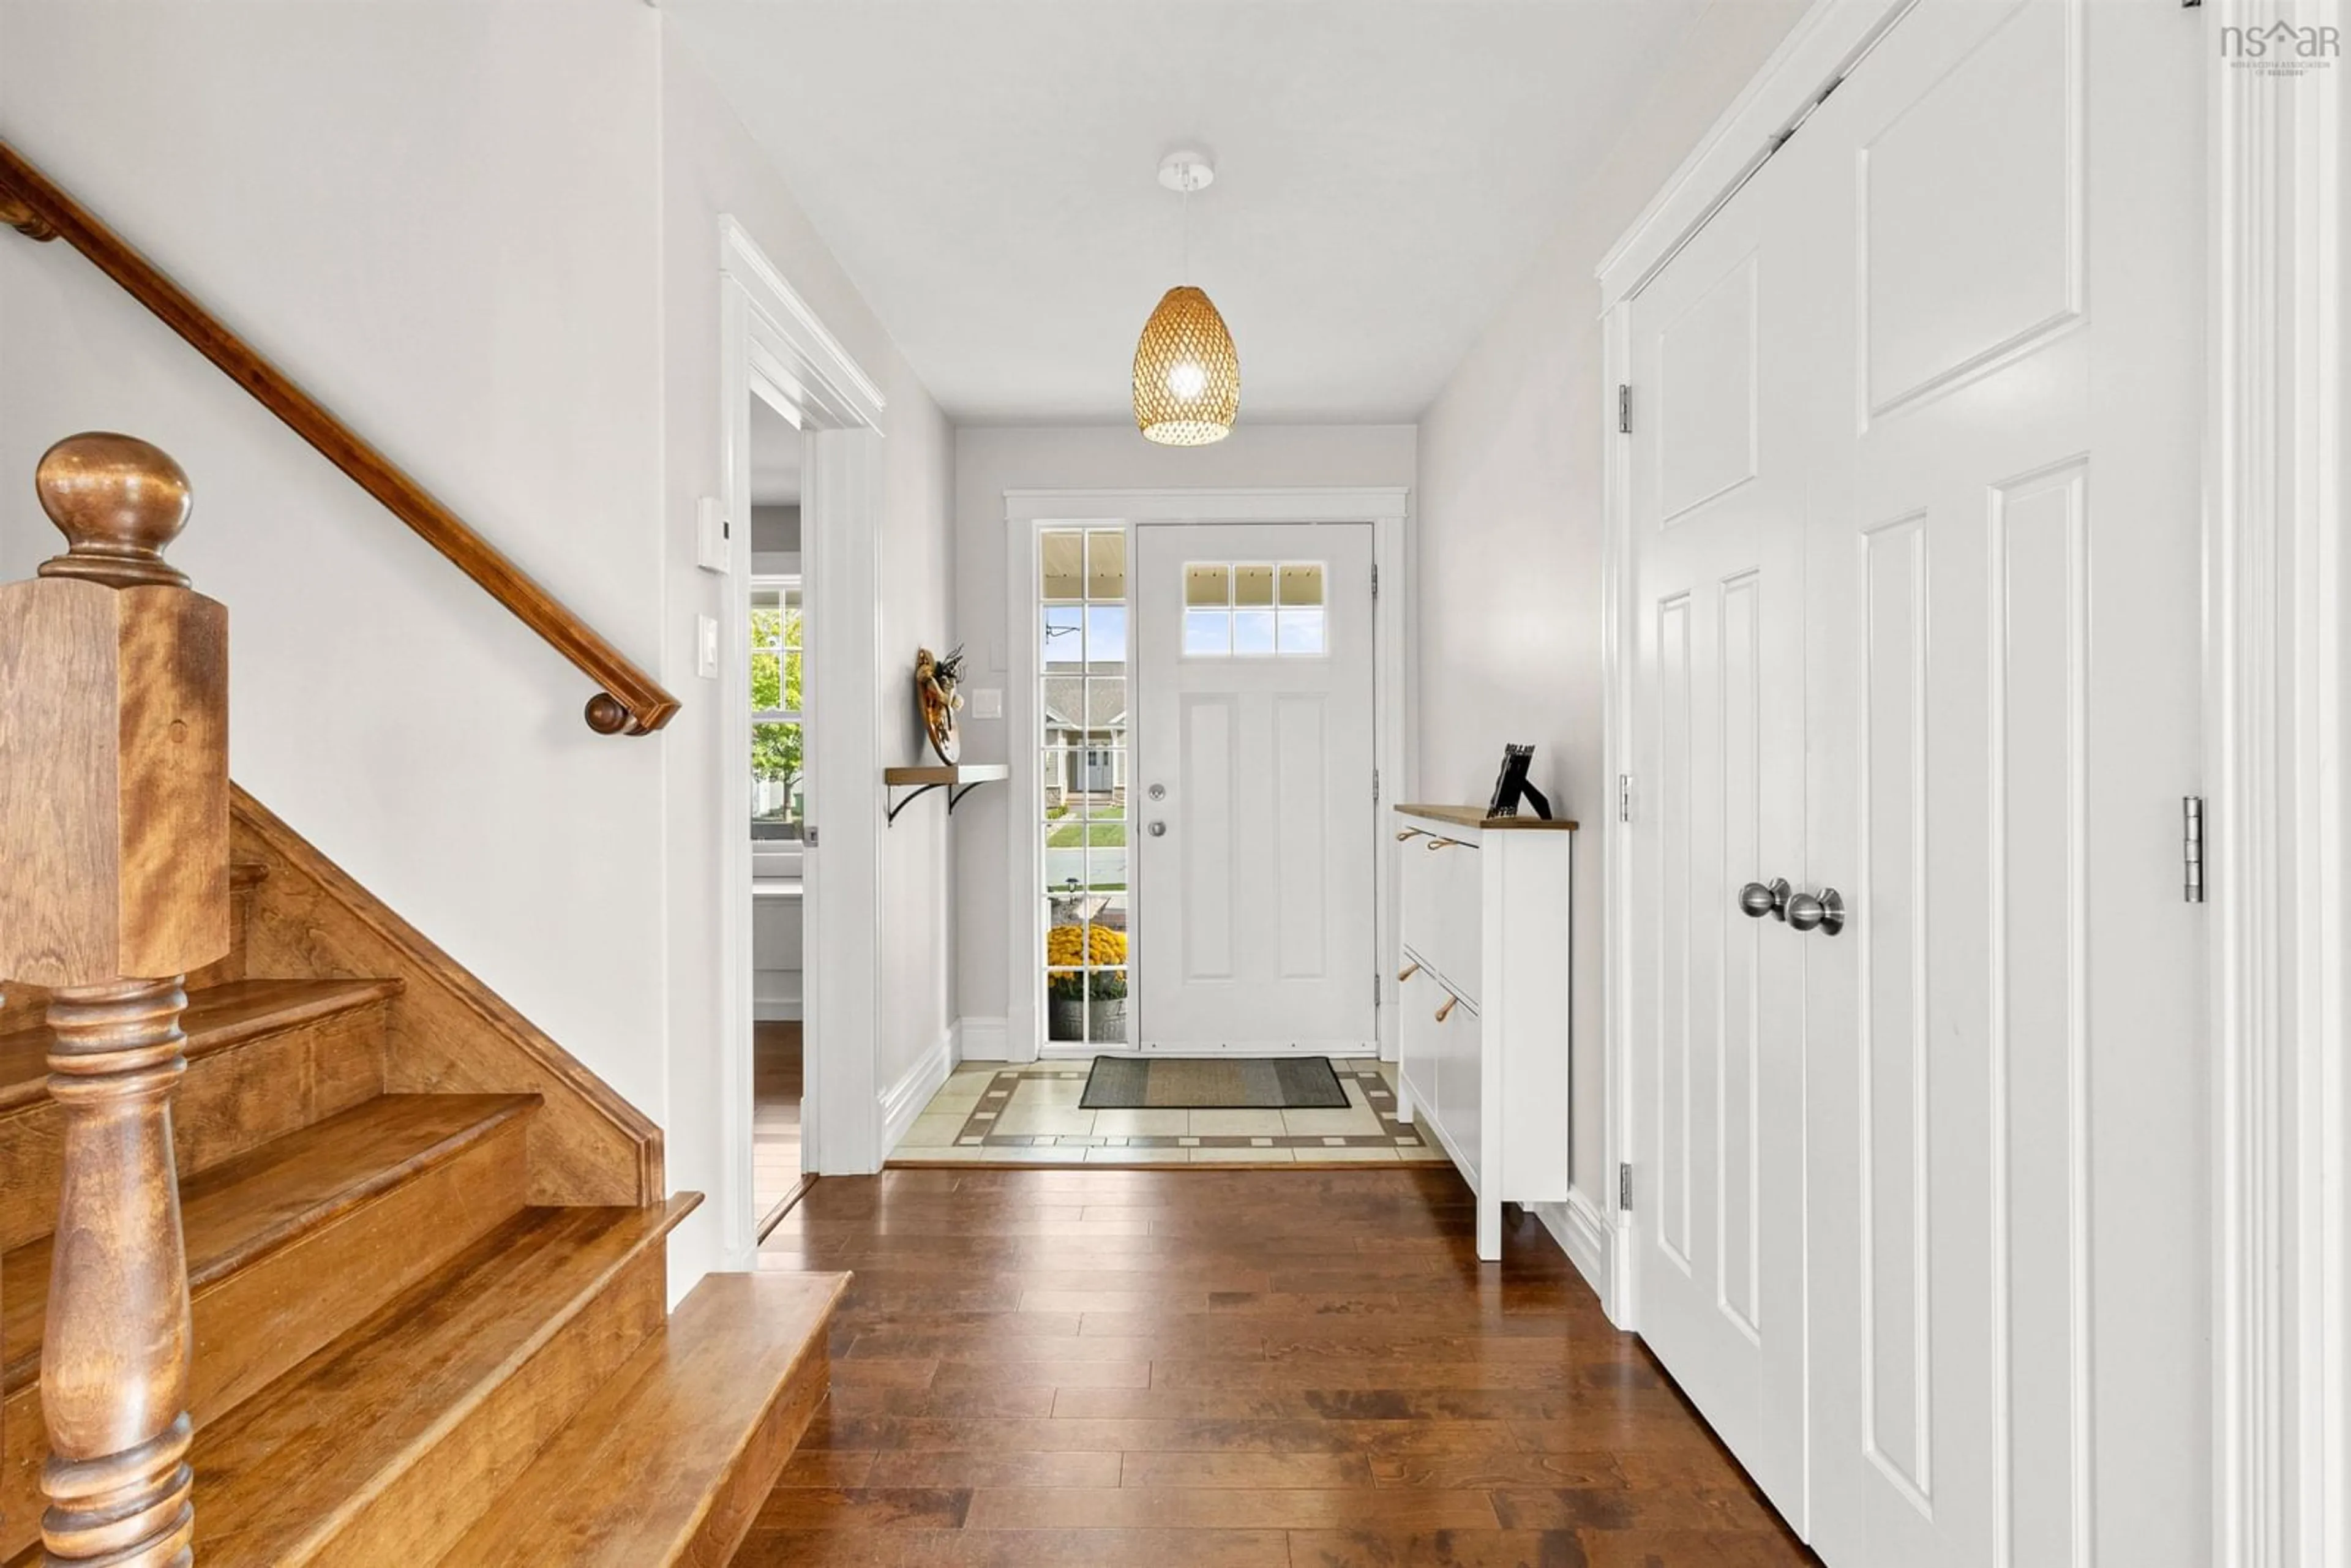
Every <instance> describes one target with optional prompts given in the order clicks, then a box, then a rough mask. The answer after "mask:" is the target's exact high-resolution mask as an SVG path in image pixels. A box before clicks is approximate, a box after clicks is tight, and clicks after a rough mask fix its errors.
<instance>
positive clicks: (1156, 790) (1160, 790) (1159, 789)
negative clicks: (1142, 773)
mask: <svg viewBox="0 0 2351 1568" xmlns="http://www.w3.org/2000/svg"><path fill="white" fill-rule="evenodd" d="M1150 793H1151V798H1152V799H1153V800H1165V799H1167V786H1166V785H1165V784H1154V785H1153V786H1152V787H1151V791H1150Z"/></svg>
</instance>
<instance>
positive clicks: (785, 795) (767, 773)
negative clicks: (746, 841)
mask: <svg viewBox="0 0 2351 1568" xmlns="http://www.w3.org/2000/svg"><path fill="white" fill-rule="evenodd" d="M803 632H804V625H803V622H802V619H801V615H800V580H799V578H797V577H757V578H753V579H752V580H751V716H750V718H751V838H752V841H753V842H754V844H755V845H768V846H770V847H775V848H782V847H784V846H785V845H787V844H789V845H790V846H792V847H795V848H797V847H798V845H799V840H800V838H801V835H802V831H803V823H804V822H805V821H806V819H807V791H808V768H807V764H806V761H805V758H804V752H803V739H804V732H803V730H802V728H801V724H800V691H801V680H802V674H803V670H802V660H803V657H804V655H803V653H802V648H803V643H802V636H803Z"/></svg>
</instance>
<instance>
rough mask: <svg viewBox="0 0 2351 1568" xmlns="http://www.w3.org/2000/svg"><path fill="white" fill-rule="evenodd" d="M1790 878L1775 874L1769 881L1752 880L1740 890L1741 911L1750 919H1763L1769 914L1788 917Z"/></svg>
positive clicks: (1783, 917)
mask: <svg viewBox="0 0 2351 1568" xmlns="http://www.w3.org/2000/svg"><path fill="white" fill-rule="evenodd" d="M1788 894H1789V887H1788V879H1787V878H1786V877H1784V876H1775V877H1773V878H1772V879H1771V881H1770V882H1769V883H1761V882H1750V883H1748V884H1747V885H1746V886H1745V887H1742V888H1740V890H1739V912H1740V914H1741V915H1746V916H1747V917H1748V918H1749V919H1750V920H1761V919H1762V918H1763V917H1764V916H1765V915H1778V916H1779V917H1780V918H1781V919H1782V920H1785V919H1787V918H1788Z"/></svg>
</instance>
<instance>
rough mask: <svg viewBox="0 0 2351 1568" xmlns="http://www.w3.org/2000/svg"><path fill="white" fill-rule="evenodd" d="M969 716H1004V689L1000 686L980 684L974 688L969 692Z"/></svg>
mask: <svg viewBox="0 0 2351 1568" xmlns="http://www.w3.org/2000/svg"><path fill="white" fill-rule="evenodd" d="M971 716H972V717H974V718H1002V717H1003V716H1004V689H1003V688H1002V687H1000V686H981V687H978V688H977V689H976V690H974V691H973V692H972V694H971Z"/></svg>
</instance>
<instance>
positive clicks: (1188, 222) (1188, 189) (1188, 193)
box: [1184, 180, 1192, 286]
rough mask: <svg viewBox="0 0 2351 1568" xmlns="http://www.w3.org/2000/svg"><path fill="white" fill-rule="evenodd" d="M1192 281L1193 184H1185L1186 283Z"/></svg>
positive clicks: (1187, 182)
mask: <svg viewBox="0 0 2351 1568" xmlns="http://www.w3.org/2000/svg"><path fill="white" fill-rule="evenodd" d="M1191 281H1192V183H1191V182H1190V181H1189V180H1186V181H1185V182H1184V282H1185V283H1186V286H1188V285H1189V284H1190V283H1191Z"/></svg>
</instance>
